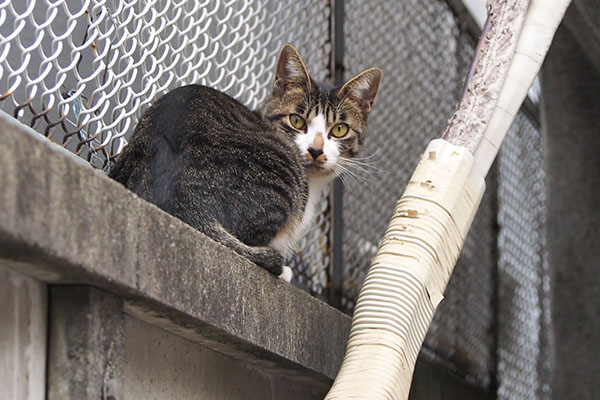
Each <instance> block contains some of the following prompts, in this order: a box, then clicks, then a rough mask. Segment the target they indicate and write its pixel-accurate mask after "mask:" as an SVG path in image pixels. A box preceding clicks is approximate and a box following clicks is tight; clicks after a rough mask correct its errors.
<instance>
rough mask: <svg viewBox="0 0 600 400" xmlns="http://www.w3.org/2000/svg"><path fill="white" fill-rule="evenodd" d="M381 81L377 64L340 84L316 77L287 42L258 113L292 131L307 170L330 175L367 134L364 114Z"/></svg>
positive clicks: (314, 173) (369, 107) (311, 173)
mask: <svg viewBox="0 0 600 400" xmlns="http://www.w3.org/2000/svg"><path fill="white" fill-rule="evenodd" d="M380 82H381V70H380V69H379V68H370V69H367V70H366V71H363V72H361V73H360V74H358V75H356V76H355V77H354V78H352V79H350V80H349V81H348V82H346V83H345V84H343V85H342V86H340V87H332V86H329V85H326V84H323V83H319V82H316V81H314V80H313V79H312V78H311V77H310V75H309V74H308V71H307V70H306V66H305V65H304V62H302V59H301V58H300V54H298V51H297V50H296V49H295V48H294V47H293V46H292V45H289V44H287V45H285V46H284V47H283V49H282V50H281V54H280V55H279V60H278V62H277V71H276V73H275V82H274V84H273V92H272V94H271V96H270V97H269V98H268V99H267V100H266V102H265V104H263V107H262V113H263V115H265V117H267V118H268V119H269V120H271V121H272V122H274V123H275V124H277V125H278V126H279V127H280V128H281V129H283V130H285V131H286V132H288V133H289V134H291V135H293V137H294V141H295V142H296V144H297V145H298V148H299V150H300V154H301V157H302V159H303V162H304V165H305V167H306V168H307V171H308V173H309V175H314V176H335V175H337V174H339V173H340V172H341V171H342V170H343V165H344V161H345V160H348V159H351V158H352V157H354V156H355V155H356V153H357V152H358V151H359V150H360V147H361V145H362V143H363V141H364V139H365V137H366V136H367V115H368V114H369V112H370V111H371V107H372V106H373V102H374V101H375V97H376V96H377V92H378V90H379V84H380Z"/></svg>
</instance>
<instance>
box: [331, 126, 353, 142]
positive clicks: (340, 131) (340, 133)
mask: <svg viewBox="0 0 600 400" xmlns="http://www.w3.org/2000/svg"><path fill="white" fill-rule="evenodd" d="M349 130H350V127H349V126H348V124H344V123H343V122H342V123H340V124H335V125H334V126H333V128H331V134H332V135H333V136H334V137H336V138H341V137H344V136H346V134H347V133H348V131H349Z"/></svg>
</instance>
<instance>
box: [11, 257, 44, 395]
mask: <svg viewBox="0 0 600 400" xmlns="http://www.w3.org/2000/svg"><path fill="white" fill-rule="evenodd" d="M3 264H6V263H3V262H2V260H0V397H2V398H4V399H14V400H25V399H30V400H42V399H44V398H45V396H46V335H47V332H46V307H47V303H46V285H45V284H43V283H42V282H40V281H38V280H35V279H32V278H31V277H29V276H26V275H23V274H20V273H18V272H15V271H13V270H11V269H8V268H7V267H6V265H3Z"/></svg>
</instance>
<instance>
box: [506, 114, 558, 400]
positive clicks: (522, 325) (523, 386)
mask: <svg viewBox="0 0 600 400" xmlns="http://www.w3.org/2000/svg"><path fill="white" fill-rule="evenodd" d="M543 162H544V161H543V146H542V138H541V135H540V133H539V127H538V126H537V125H536V124H535V123H533V122H532V120H531V119H530V118H529V117H528V116H527V115H526V114H523V113H521V114H520V115H518V116H517V118H516V120H515V122H514V123H513V125H512V127H511V129H510V131H509V134H508V135H507V137H506V139H505V140H504V143H503V145H502V148H501V151H500V154H499V163H498V164H499V179H498V207H499V209H498V222H499V225H500V232H499V236H498V254H499V271H498V285H499V303H498V307H499V309H498V315H499V331H498V397H499V398H500V399H547V398H550V385H549V383H550V382H549V379H550V370H549V368H550V364H549V363H550V359H549V354H550V346H551V342H550V336H549V330H550V329H549V328H550V312H549V309H548V307H549V272H548V266H547V264H546V258H545V255H544V250H545V244H546V236H545V192H546V189H545V185H544V179H545V178H544V168H543Z"/></svg>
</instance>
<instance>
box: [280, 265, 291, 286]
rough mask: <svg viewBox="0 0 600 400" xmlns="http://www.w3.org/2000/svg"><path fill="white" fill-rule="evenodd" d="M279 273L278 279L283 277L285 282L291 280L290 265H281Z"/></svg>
mask: <svg viewBox="0 0 600 400" xmlns="http://www.w3.org/2000/svg"><path fill="white" fill-rule="evenodd" d="M281 270H282V271H281V274H280V275H279V279H283V280H284V281H286V282H291V281H292V277H293V276H294V273H293V272H292V269H291V268H290V267H286V266H285V265H284V266H283V267H281Z"/></svg>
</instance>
